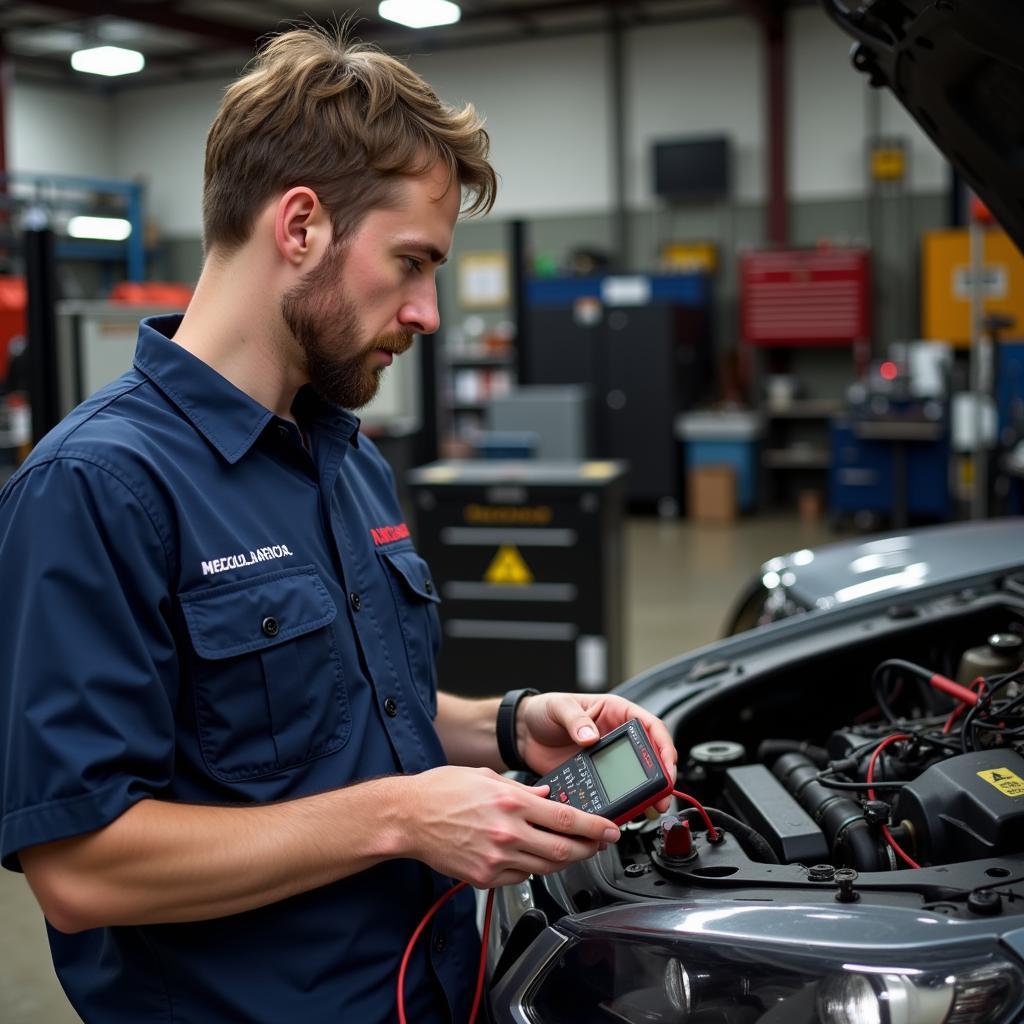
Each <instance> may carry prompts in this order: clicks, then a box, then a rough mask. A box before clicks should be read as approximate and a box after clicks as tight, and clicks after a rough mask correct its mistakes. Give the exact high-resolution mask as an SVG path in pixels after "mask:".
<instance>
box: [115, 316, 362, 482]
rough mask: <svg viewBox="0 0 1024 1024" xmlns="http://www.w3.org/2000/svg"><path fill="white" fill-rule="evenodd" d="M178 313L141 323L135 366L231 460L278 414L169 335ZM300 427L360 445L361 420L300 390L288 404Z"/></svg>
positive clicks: (249, 446) (179, 319) (234, 459)
mask: <svg viewBox="0 0 1024 1024" xmlns="http://www.w3.org/2000/svg"><path fill="white" fill-rule="evenodd" d="M181 320H182V318H181V315H180V314H173V315H171V316H153V317H148V318H147V319H145V320H143V321H142V323H141V324H140V325H139V340H138V344H137V346H136V349H135V368H136V369H137V370H138V371H139V372H140V373H143V374H145V375H146V376H147V377H148V378H149V379H150V380H151V381H152V382H153V383H154V384H155V385H156V386H157V387H158V388H159V389H160V390H161V391H162V392H163V393H164V394H165V395H166V396H167V397H168V398H169V399H170V400H171V401H172V402H173V403H174V405H175V406H177V408H178V409H179V410H180V411H181V413H182V414H183V415H184V416H185V417H187V418H188V420H189V422H191V424H192V425H193V426H194V427H195V428H196V430H198V431H199V433H201V434H202V435H203V437H205V438H206V440H207V441H209V442H210V444H211V445H213V447H214V448H216V449H217V451H218V452H220V454H221V455H222V456H223V457H224V458H225V459H226V460H227V461H228V462H229V463H232V464H234V463H236V462H238V461H239V459H241V458H242V456H243V455H245V454H246V452H248V451H249V449H250V448H251V447H252V446H253V444H254V443H255V441H256V439H257V438H258V437H259V436H260V434H261V433H262V432H263V430H264V429H265V428H266V426H267V424H268V423H269V422H270V421H271V420H273V419H276V418H277V417H276V415H275V414H274V413H273V412H271V411H270V410H269V409H267V408H266V407H265V406H263V405H261V404H260V403H259V402H257V401H256V400H255V399H254V398H251V397H250V396H249V395H247V394H246V393H245V392H244V391H242V390H240V389H239V388H237V387H235V385H234V384H232V383H231V382H230V381H229V380H227V379H226V378H224V377H222V376H221V375H220V374H219V373H217V371H216V370H214V369H213V367H212V366H209V365H208V364H207V363H204V362H203V361H202V360H201V359H199V358H198V357H197V356H194V355H192V353H191V352H189V351H188V350H187V349H185V348H184V347H182V346H181V345H176V344H175V343H174V342H173V341H171V339H172V338H173V337H174V333H175V331H177V329H178V326H179V325H180V324H181ZM292 408H293V411H294V412H295V413H296V415H297V416H298V417H299V421H300V423H301V424H302V426H303V427H304V428H307V429H308V428H309V427H311V426H313V425H316V426H318V427H321V428H323V429H324V430H326V431H328V432H330V433H331V434H334V435H336V436H338V437H339V438H340V439H341V440H343V441H347V442H349V443H350V444H351V445H352V446H353V447H356V448H358V447H359V441H358V435H359V419H358V418H357V417H356V416H353V415H352V413H350V412H346V411H345V410H344V409H340V408H339V407H338V406H335V405H332V404H331V403H329V402H325V401H324V400H323V399H321V398H319V397H318V396H317V395H316V394H315V393H314V392H313V390H312V388H310V387H308V386H307V387H304V388H301V389H300V391H299V394H298V395H297V396H296V399H295V402H294V404H293V406H292Z"/></svg>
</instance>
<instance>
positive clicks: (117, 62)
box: [71, 46, 146, 78]
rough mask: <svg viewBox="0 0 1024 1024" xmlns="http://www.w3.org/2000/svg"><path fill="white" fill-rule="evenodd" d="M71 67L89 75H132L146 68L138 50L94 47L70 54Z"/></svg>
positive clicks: (144, 60) (118, 47) (144, 59)
mask: <svg viewBox="0 0 1024 1024" xmlns="http://www.w3.org/2000/svg"><path fill="white" fill-rule="evenodd" d="M71 66H72V67H73V68H74V69H75V70H76V71H86V72H88V73H89V74H90V75H107V76H108V77H110V78H113V77H115V76H116V75H133V74H135V72H136V71H141V70H142V69H143V68H144V67H145V66H146V58H145V57H143V56H142V54H141V53H139V51H138V50H125V49H123V48H122V47H120V46H94V47H92V48H91V49H89V50H76V51H75V52H74V53H73V54H71Z"/></svg>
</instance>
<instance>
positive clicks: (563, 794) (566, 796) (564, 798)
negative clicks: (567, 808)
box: [558, 790, 569, 804]
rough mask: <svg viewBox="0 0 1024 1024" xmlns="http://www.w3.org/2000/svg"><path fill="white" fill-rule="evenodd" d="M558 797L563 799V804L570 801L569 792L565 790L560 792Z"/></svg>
mask: <svg viewBox="0 0 1024 1024" xmlns="http://www.w3.org/2000/svg"><path fill="white" fill-rule="evenodd" d="M558 799H559V800H561V801H562V803H563V804H567V803H568V802H569V794H568V793H566V792H565V791H564V790H563V791H562V792H561V793H559V794H558Z"/></svg>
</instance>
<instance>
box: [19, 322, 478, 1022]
mask: <svg viewBox="0 0 1024 1024" xmlns="http://www.w3.org/2000/svg"><path fill="white" fill-rule="evenodd" d="M178 323H179V318H177V317H158V318H153V319H150V320H146V321H144V322H143V324H142V326H141V328H140V332H139V342H138V348H137V350H136V355H135V366H134V369H133V370H131V371H130V372H128V373H127V374H125V375H124V376H122V377H121V378H119V379H118V380H117V381H115V382H114V383H112V384H110V385H108V386H107V387H105V388H103V389H102V390H101V391H99V392H98V393H97V394H95V395H93V396H92V397H91V398H89V399H88V400H87V401H86V402H85V403H83V404H82V405H81V406H79V407H78V408H77V409H75V410H74V411H73V412H72V413H71V414H70V415H69V416H68V417H67V418H66V419H65V420H64V421H63V422H62V423H61V424H60V425H59V426H58V427H57V428H56V429H55V430H54V431H52V432H51V433H50V434H49V435H48V436H47V437H46V438H45V439H44V440H43V441H42V442H41V444H39V445H38V446H37V448H36V449H35V451H34V452H33V453H32V455H31V457H30V458H29V460H28V461H27V462H26V464H25V465H24V466H23V467H21V469H20V470H19V471H18V472H17V473H16V474H15V476H14V477H12V479H11V480H10V481H9V483H8V484H7V486H6V488H5V489H4V491H3V492H2V494H0V579H2V580H3V586H2V587H0V622H3V623H4V629H3V639H2V641H0V737H2V738H3V739H2V740H0V743H2V744H3V750H2V756H0V857H2V861H3V864H4V866H5V867H8V868H14V869H17V868H18V867H19V862H18V851H19V850H21V849H23V848H24V847H26V846H30V845H34V844H37V843H45V842H50V841H52V840H56V839H61V838H64V837H68V836H75V835H80V834H82V833H85V832H89V831H92V830H95V829H99V828H102V827H103V826H104V825H107V824H109V823H110V822H112V821H113V820H114V819H115V818H117V817H118V816H119V815H120V814H122V813H123V812H124V811H125V810H127V809H128V808H129V807H131V806H132V805H133V804H134V803H136V802H137V801H139V800H144V799H147V798H155V799H159V800H168V801H175V802H180V803H193V804H221V805H253V804H263V803H267V802H270V801H281V800H290V799H293V798H296V797H302V796H306V795H309V794H312V793H320V792H323V791H325V790H329V789H333V788H336V787H339V786H343V785H346V784H349V783H352V782H356V781H358V780H360V779H366V778H370V777H374V776H380V775H387V774H395V773H412V772H420V771H423V770H425V769H429V768H432V767H435V766H437V765H440V764H443V763H445V755H444V752H443V750H442V748H441V745H440V742H439V740H438V738H437V734H436V733H435V731H434V728H433V722H432V720H433V715H434V713H435V710H436V699H437V697H436V681H435V676H434V672H435V669H434V664H435V655H436V649H437V645H438V643H439V627H438V616H437V611H436V608H435V602H436V601H437V595H436V592H435V589H434V587H433V584H432V582H431V579H430V573H429V570H428V568H427V565H426V563H425V562H424V561H423V560H422V559H421V558H420V557H419V555H418V554H417V553H416V551H415V549H414V547H413V544H412V541H411V539H410V537H409V532H408V529H407V528H406V527H405V525H404V523H403V522H402V514H401V511H400V508H399V505H398V502H397V500H396V497H395V490H394V482H393V478H392V475H391V472H390V469H389V468H388V466H387V464H386V463H385V461H384V460H383V458H382V457H381V456H380V454H379V453H378V452H377V450H376V449H375V447H374V445H373V444H372V442H369V441H368V440H367V439H366V438H363V437H360V436H359V434H358V427H359V421H358V420H357V419H356V418H355V417H354V416H352V415H351V414H349V413H346V412H343V411H342V410H340V409H338V408H336V407H334V406H331V405H329V404H327V403H325V402H322V401H320V400H319V399H318V398H317V397H316V396H315V395H314V394H313V393H312V392H311V390H310V389H308V388H305V389H303V390H302V391H300V392H299V395H298V396H297V398H296V401H295V405H294V407H293V413H294V415H295V417H296V420H297V422H298V423H299V424H300V425H301V427H302V431H303V433H304V434H305V439H306V441H307V443H308V448H307V447H306V446H305V445H304V444H303V436H302V434H300V432H299V430H298V429H296V426H295V424H294V423H291V422H289V421H286V420H284V419H281V418H280V417H278V416H276V415H274V414H273V413H272V412H270V411H269V410H268V409H266V408H264V407H263V406H261V405H260V404H259V403H257V402H256V401H254V400H253V399H252V398H250V397H249V396H247V395H246V394H244V393H243V392H241V391H239V390H238V389H237V388H236V387H234V386H233V385H232V384H230V383H229V382H228V381H226V380H225V379H224V378H223V377H221V376H220V375H219V374H217V373H216V372H215V371H214V370H213V369H211V368H210V367H209V366H207V365H206V364H205V363H203V362H202V361H201V360H199V359H197V358H196V357H194V356H193V355H191V354H190V353H189V352H187V351H186V350H185V349H183V348H182V347H181V346H179V345H176V344H175V343H174V342H173V341H171V340H169V339H170V338H171V337H173V334H174V331H175V330H176V329H177V326H178ZM452 884H453V883H452V881H451V880H450V879H446V878H443V877H442V876H440V875H437V874H435V873H434V872H432V871H431V870H429V869H428V868H427V867H426V866H425V865H423V864H421V863H419V862H417V861H412V860H391V861H386V862H384V863H382V864H380V865H378V866H376V867H374V868H372V869H370V870H368V871H364V872H362V873H360V874H357V875H353V876H351V877H349V878H346V879H342V880H341V881H339V882H336V883H334V884H332V885H328V886H325V887H322V888H318V889H315V890H312V891H310V892H307V893H304V894H302V895H299V896H296V897H293V898H290V899H287V900H283V901H281V902H278V903H274V904H272V905H270V906H267V907H263V908H261V909H258V910H252V911H248V912H245V913H241V914H237V915H232V916H229V917H223V918H219V919H215V920H210V921H202V922H197V923H188V924H163V925H152V926H144V927H111V928H97V929H92V930H88V931H85V932H81V933H79V934H75V935H64V934H61V933H59V932H57V931H55V930H54V929H52V928H50V929H49V938H50V945H51V949H52V952H53V959H54V964H55V967H56V970H57V974H58V976H59V978H60V981H61V983H62V985H63V986H64V989H65V991H66V992H67V994H68V996H69V998H70V1000H71V1002H72V1004H73V1005H74V1007H75V1009H76V1010H77V1011H78V1013H79V1014H80V1015H81V1016H82V1017H83V1019H84V1020H85V1021H87V1022H94V1021H95V1022H103V1024H107V1022H111V1024H113V1022H116V1024H122V1022H124V1024H129V1022H130V1024H138V1022H140V1021H151V1020H153V1021H156V1020H160V1021H168V1022H170V1021H174V1022H190V1024H191V1022H208V1021H233V1022H234V1021H246V1022H266V1024H282V1022H283V1021H290V1020H303V1021H308V1022H310V1024H321V1022H322V1024H344V1022H355V1021H358V1022H359V1024H367V1022H380V1024H384V1022H388V1024H392V1022H393V1021H394V1020H395V1019H396V1010H395V983H396V980H397V976H398V968H399V962H400V959H401V955H402V952H403V949H404V947H405V943H406V942H407V941H408V939H409V937H410V936H411V935H412V933H413V931H414V929H415V927H416V925H417V924H418V922H419V921H420V919H421V918H422V916H423V914H424V912H425V911H426V910H427V909H428V908H429V906H430V904H431V903H432V902H433V901H434V899H435V898H436V897H437V896H438V895H439V894H440V893H442V892H443V891H445V889H447V888H450V886H451V885H452ZM437 918H438V919H436V924H434V925H433V927H432V928H431V931H430V933H429V934H428V935H426V936H424V937H422V938H421V940H420V943H419V945H418V947H417V954H416V955H415V956H414V958H413V961H412V963H411V965H410V968H409V972H408V975H407V982H406V999H407V1003H406V1005H407V1008H408V1017H409V1020H410V1021H416V1022H434V1021H449V1020H454V1021H455V1022H456V1024H462V1021H464V1020H466V1019H467V1017H468V1010H469V995H470V993H471V989H472V985H473V981H474V980H475V958H476V953H477V951H478V950H479V939H478V938H477V936H476V931H475V925H474V921H473V900H472V897H471V896H470V895H469V893H467V892H463V893H460V894H459V896H457V897H456V898H455V899H453V900H452V901H450V902H449V903H448V904H446V905H445V907H444V909H443V910H442V911H441V912H440V913H439V914H438V916H437Z"/></svg>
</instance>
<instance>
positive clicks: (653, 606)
mask: <svg viewBox="0 0 1024 1024" xmlns="http://www.w3.org/2000/svg"><path fill="white" fill-rule="evenodd" d="M627 530H628V559H629V564H628V581H629V582H628V587H629V592H628V595H627V601H626V608H627V622H626V637H627V650H626V664H627V666H628V674H629V675H634V674H636V673H637V672H640V671H641V670H643V669H645V668H649V667H651V666H652V665H657V664H659V663H661V662H663V661H665V660H667V659H668V658H671V657H673V656H674V655H676V654H680V653H682V652H683V651H686V650H690V649H692V648H694V647H698V646H700V645H702V644H705V643H710V642H711V641H712V640H715V639H717V638H718V637H719V636H720V635H721V628H722V624H723V621H724V619H725V616H726V613H727V611H728V609H729V608H730V606H731V603H732V600H733V598H734V596H735V595H736V593H737V591H738V590H739V589H740V587H741V585H742V584H743V583H744V582H745V581H746V580H747V579H748V578H749V577H750V576H751V575H752V574H753V572H754V571H755V570H756V569H757V567H758V566H759V565H760V564H761V562H763V561H765V560H766V559H767V558H770V557H771V556H772V555H776V554H780V553H781V552H784V551H791V550H794V549H797V548H802V547H813V546H815V545H818V544H823V543H826V542H827V541H829V540H831V539H833V538H832V536H831V534H830V532H829V530H828V528H827V527H826V526H825V525H824V524H800V523H798V522H797V521H796V520H795V519H792V518H786V517H759V518H757V519H750V520H742V521H741V522H739V523H738V524H736V525H735V526H729V527H711V526H698V525H694V524H692V523H690V522H687V521H685V520H683V521H676V520H656V519H634V520H631V521H630V522H629V524H628V527H627ZM0 908H2V909H0V1024H40V1022H45V1024H71V1022H75V1021H78V1020H79V1018H78V1016H77V1014H75V1013H74V1012H73V1011H72V1010H71V1008H70V1007H69V1005H68V1003H67V1000H66V999H65V998H64V994H63V992H62V991H61V988H60V985H59V984H58V983H57V980H56V977H55V976H54V973H53V967H52V965H51V963H50V956H49V950H48V948H47V944H46V933H45V929H44V927H43V920H42V916H41V915H40V913H39V910H38V908H37V907H36V904H35V902H34V900H33V898H32V894H31V893H30V891H29V889H28V886H27V885H26V883H25V880H24V878H23V877H22V876H21V875H16V874H12V873H11V872H7V871H2V870H0Z"/></svg>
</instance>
